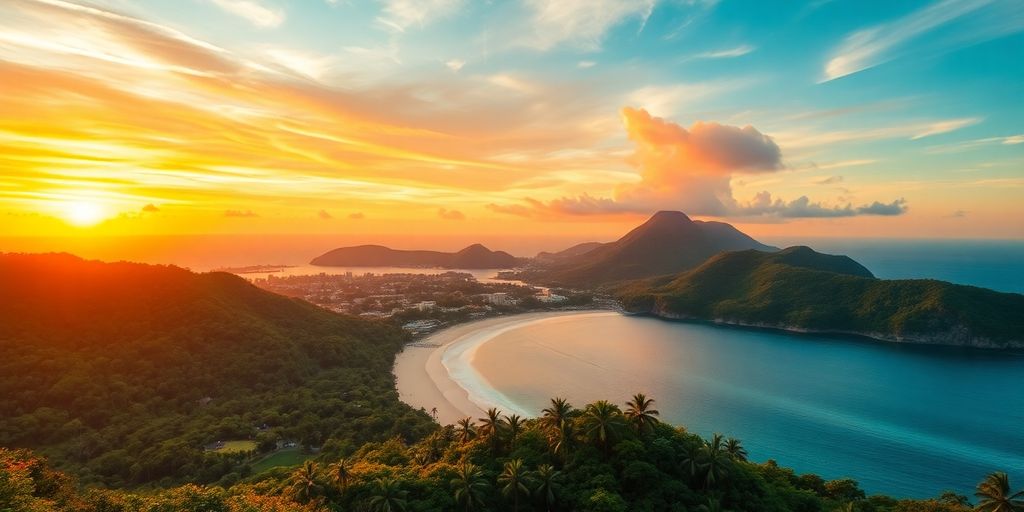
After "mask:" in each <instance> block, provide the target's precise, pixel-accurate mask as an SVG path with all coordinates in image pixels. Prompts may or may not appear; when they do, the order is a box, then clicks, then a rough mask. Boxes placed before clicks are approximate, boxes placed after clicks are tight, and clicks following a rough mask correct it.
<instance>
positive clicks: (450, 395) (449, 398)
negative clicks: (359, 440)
mask: <svg viewBox="0 0 1024 512" xmlns="http://www.w3.org/2000/svg"><path fill="white" fill-rule="evenodd" d="M606 312H608V310H602V309H589V310H573V311H544V312H536V313H522V314H517V315H509V316H501V317H496V318H486V319H482V320H476V321H473V322H468V323H464V324H459V325H455V326H452V327H449V328H447V329H442V330H440V331H438V332H435V333H433V334H431V335H430V336H427V337H425V338H423V339H421V340H419V341H417V342H414V343H410V344H408V345H406V346H405V348H403V349H402V351H401V352H399V353H398V355H397V356H396V357H395V365H394V367H393V369H392V373H393V374H394V375H395V387H396V388H397V390H398V399H399V400H401V401H402V402H405V403H406V404H408V405H409V406H410V407H412V408H414V409H419V408H423V409H424V410H426V411H427V412H428V413H430V411H431V410H432V409H433V408H437V418H436V419H437V422H438V423H440V424H442V425H450V424H454V423H455V422H456V421H458V420H460V419H462V418H465V417H467V416H469V417H472V418H474V419H476V418H479V417H481V416H483V415H484V410H485V409H486V408H487V407H490V406H501V408H503V409H506V410H512V409H514V407H510V404H507V403H506V404H494V403H493V399H485V398H484V397H480V396H474V395H471V393H470V391H468V390H467V389H466V388H464V387H463V385H462V384H460V383H459V382H458V381H457V380H456V379H455V378H454V377H453V376H452V375H451V373H450V372H451V369H450V365H446V361H445V359H446V358H445V355H446V352H447V351H448V350H449V349H458V350H459V352H458V353H457V354H453V355H450V356H449V357H448V360H449V362H452V360H453V358H455V357H457V358H459V359H462V360H463V361H472V357H473V351H474V350H475V349H476V347H478V346H480V345H482V344H483V343H485V342H487V341H488V340H490V339H491V338H493V337H495V336H497V335H499V334H501V333H502V332H505V331H508V330H511V329H514V328H517V327H520V326H522V325H524V324H528V323H532V322H536V321H539V320H547V319H552V318H562V317H566V316H574V315H582V314H594V313H606ZM466 378H470V379H473V378H479V377H474V376H470V375H463V379H466ZM515 412H518V411H515Z"/></svg>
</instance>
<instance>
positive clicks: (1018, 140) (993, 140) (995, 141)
mask: <svg viewBox="0 0 1024 512" xmlns="http://www.w3.org/2000/svg"><path fill="white" fill-rule="evenodd" d="M1018 144H1024V134H1020V135H1007V136H1005V137H986V138H983V139H973V140H965V141H961V142H954V143H951V144H943V145H941V146H931V147H929V148H928V149H927V150H926V151H927V152H928V153H957V152H960V151H968V150H972V149H978V148H983V147H991V146H1016V145H1018Z"/></svg>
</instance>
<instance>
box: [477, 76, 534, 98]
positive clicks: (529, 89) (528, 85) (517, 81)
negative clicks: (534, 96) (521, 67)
mask: <svg viewBox="0 0 1024 512" xmlns="http://www.w3.org/2000/svg"><path fill="white" fill-rule="evenodd" d="M487 81H488V82H490V83H491V84H494V85H497V86H498V87H502V88H504V89H509V90H511V91H515V92H518V93H521V94H530V93H534V92H537V90H538V89H539V87H538V86H537V84H534V83H532V82H529V81H526V80H524V79H522V78H519V77H516V76H513V75H510V74H507V73H499V74H497V75H491V76H489V77H487Z"/></svg>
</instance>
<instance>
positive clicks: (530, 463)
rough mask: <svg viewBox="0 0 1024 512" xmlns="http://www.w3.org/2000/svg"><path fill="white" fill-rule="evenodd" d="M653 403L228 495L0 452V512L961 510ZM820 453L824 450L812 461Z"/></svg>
mask: <svg viewBox="0 0 1024 512" xmlns="http://www.w3.org/2000/svg"><path fill="white" fill-rule="evenodd" d="M658 416H659V413H658V411H657V410H656V409H655V403H654V401H653V400H652V399H650V398H648V397H646V396H644V395H641V394H638V395H635V396H634V397H633V398H632V399H631V400H629V401H628V402H627V403H626V404H625V407H624V408H620V407H619V406H617V405H615V404H612V403H610V402H607V401H599V402H595V403H592V404H589V405H587V406H586V407H584V408H582V409H577V408H574V407H573V406H572V405H571V404H569V403H567V402H566V401H564V400H561V399H552V400H551V405H550V406H549V407H547V408H546V409H544V412H543V414H542V416H541V417H539V418H537V419H531V420H524V419H522V418H520V417H519V416H516V415H510V416H506V415H503V414H501V412H500V411H497V410H493V409H492V410H489V411H488V412H487V414H486V415H485V416H484V417H482V418H478V419H475V420H474V419H472V418H466V419H464V420H462V421H460V422H459V423H458V425H456V426H446V427H441V428H438V429H436V430H435V431H434V432H433V433H432V434H430V435H429V436H427V437H426V438H425V439H423V440H422V441H421V442H419V443H416V444H413V445H408V444H406V443H405V442H404V441H402V439H401V438H399V437H395V438H392V439H389V440H387V441H383V442H371V443H367V444H366V445H364V446H362V447H360V448H359V449H358V450H356V451H355V452H354V453H352V454H349V455H348V456H346V457H344V458H327V457H324V458H322V459H321V460H320V461H319V462H314V461H307V462H306V463H305V464H303V465H302V466H300V467H299V468H297V469H294V470H291V471H284V470H276V471H270V472H266V473H264V474H261V475H257V476H254V477H251V478H249V479H247V480H246V481H244V482H242V483H238V484H235V485H234V486H232V487H230V488H227V489H225V488H222V487H203V486H196V485H186V486H182V487H178V488H173V489H167V490H161V491H155V492H150V493H144V494H138V493H130V492H123V491H108V490H98V489H92V490H85V491H80V490H79V489H78V488H77V487H75V486H74V484H73V483H72V481H71V480H70V479H69V478H68V477H66V476H64V475H62V474H60V473H57V472H54V471H52V470H50V469H49V468H48V466H47V465H46V463H45V461H42V460H40V459H39V458H37V457H35V456H33V455H32V454H31V453H28V452H25V451H10V450H3V449H0V510H4V511H8V510H9V511H12V512H23V511H24V512H29V511H33V512H34V511H42V510H60V511H76V512H170V511H186V510H187V511H193V512H298V511H309V512H312V511H342V510H366V511H380V512H384V511H387V512H395V511H405V512H419V511H442V510H444V511H451V510H458V511H482V510H492V511H513V512H519V511H524V512H525V511H554V510H585V511H592V512H625V511H704V512H713V511H723V510H732V511H758V512H772V511H780V512H781V511H801V512H803V511H806V512H812V511H843V512H846V511H859V512H884V511H889V512H966V511H968V510H972V503H971V499H969V498H968V497H967V496H963V495H958V494H955V493H952V492H947V493H943V494H942V495H941V496H939V497H936V498H935V499H929V500H897V499H893V498H889V497H885V496H866V495H865V493H864V491H863V490H861V489H860V488H859V487H858V485H857V483H856V482H855V481H853V480H850V479H841V480H830V481H825V480H823V479H821V478H819V477H817V476H814V475H798V474H796V473H794V472H793V471H792V470H789V469H786V468H783V467H779V466H778V465H776V464H775V463H774V462H772V461H768V462H765V463H761V464H758V463H754V462H750V461H747V459H746V452H745V450H744V448H743V445H742V443H741V442H740V441H738V440H736V439H732V438H726V437H723V436H721V435H719V434H715V435H714V436H713V437H712V438H711V439H703V438H701V437H699V436H697V435H694V434H692V433H689V432H687V431H686V429H685V428H681V427H672V426H670V425H666V424H663V423H661V422H660V421H658ZM823 456H827V454H823ZM974 499H975V500H976V506H975V508H973V509H974V510H980V511H987V512H1016V511H1020V510H1024V491H1018V492H1016V493H1014V492H1013V490H1012V487H1011V484H1010V481H1009V478H1008V477H1007V475H1006V474H1005V473H999V472H996V473H992V474H990V475H988V476H987V477H985V478H984V479H983V480H982V482H981V483H980V484H979V485H978V487H977V493H976V495H975V498H974Z"/></svg>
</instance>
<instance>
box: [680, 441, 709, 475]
mask: <svg viewBox="0 0 1024 512" xmlns="http://www.w3.org/2000/svg"><path fill="white" fill-rule="evenodd" d="M702 448H703V446H702V445H699V444H696V443H693V444H690V445H688V446H687V447H686V449H685V450H686V451H684V452H683V460H682V464H681V465H682V470H683V473H684V474H686V475H689V476H690V477H691V478H692V477H695V476H697V473H698V472H699V471H700V468H701V461H702V459H703V457H704V453H703V450H702Z"/></svg>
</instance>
